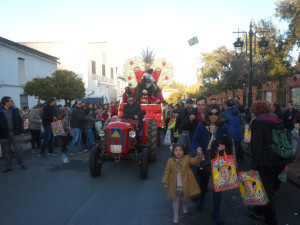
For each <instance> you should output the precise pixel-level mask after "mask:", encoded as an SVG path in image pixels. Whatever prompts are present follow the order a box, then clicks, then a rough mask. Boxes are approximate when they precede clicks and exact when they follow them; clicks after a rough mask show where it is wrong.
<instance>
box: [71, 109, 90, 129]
mask: <svg viewBox="0 0 300 225" xmlns="http://www.w3.org/2000/svg"><path fill="white" fill-rule="evenodd" d="M87 118H88V116H87V115H85V114H84V112H83V111H82V110H81V109H80V108H78V107H77V106H75V107H74V109H73V111H72V118H71V121H70V126H71V128H80V129H82V127H83V121H84V120H85V119H87Z"/></svg>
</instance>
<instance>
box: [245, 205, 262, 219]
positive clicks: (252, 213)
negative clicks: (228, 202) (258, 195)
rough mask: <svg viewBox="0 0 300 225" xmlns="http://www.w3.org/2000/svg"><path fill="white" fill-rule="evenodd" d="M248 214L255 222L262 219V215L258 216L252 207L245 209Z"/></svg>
mask: <svg viewBox="0 0 300 225" xmlns="http://www.w3.org/2000/svg"><path fill="white" fill-rule="evenodd" d="M247 209H248V212H249V214H250V216H251V217H253V218H254V219H256V220H263V219H264V215H263V214H258V213H257V212H256V211H255V210H254V208H253V207H250V206H249V207H247Z"/></svg>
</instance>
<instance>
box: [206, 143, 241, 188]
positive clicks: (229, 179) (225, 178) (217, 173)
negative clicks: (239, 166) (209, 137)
mask: <svg viewBox="0 0 300 225" xmlns="http://www.w3.org/2000/svg"><path fill="white" fill-rule="evenodd" d="M222 147H223V151H222V152H223V156H221V157H220V150H218V152H217V158H215V159H212V160H211V173H212V176H211V177H212V185H213V189H214V191H215V192H219V191H225V190H230V189H234V188H237V187H238V186H239V182H238V178H237V173H236V165H235V160H234V157H233V155H229V156H227V154H226V151H225V145H222Z"/></svg>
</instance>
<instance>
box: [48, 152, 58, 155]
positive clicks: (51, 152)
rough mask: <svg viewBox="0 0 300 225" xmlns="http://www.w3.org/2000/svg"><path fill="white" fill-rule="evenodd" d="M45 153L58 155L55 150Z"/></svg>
mask: <svg viewBox="0 0 300 225" xmlns="http://www.w3.org/2000/svg"><path fill="white" fill-rule="evenodd" d="M47 155H58V154H57V153H56V152H48V153H47Z"/></svg>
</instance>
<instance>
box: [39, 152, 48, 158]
mask: <svg viewBox="0 0 300 225" xmlns="http://www.w3.org/2000/svg"><path fill="white" fill-rule="evenodd" d="M38 156H39V158H46V156H45V153H40V154H39V155H38Z"/></svg>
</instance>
